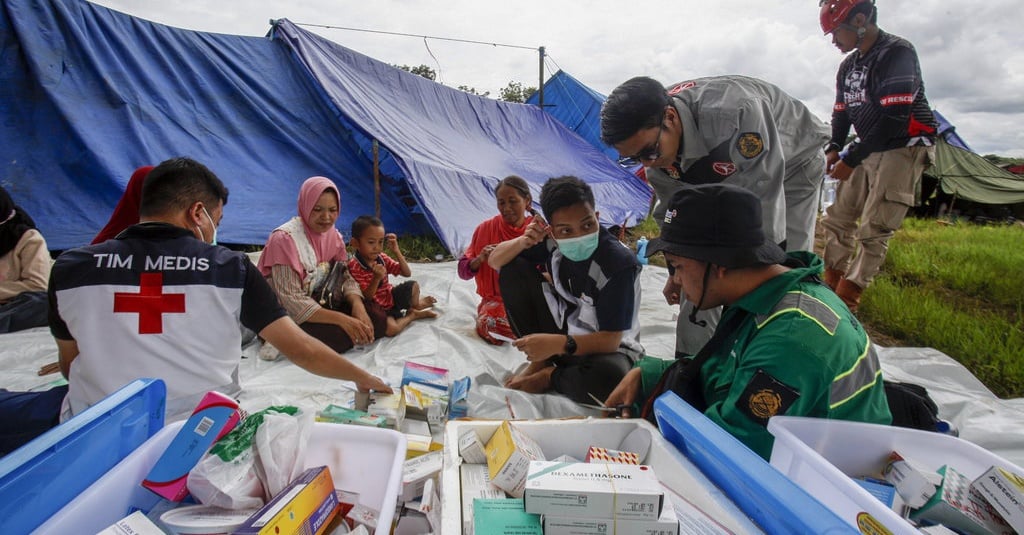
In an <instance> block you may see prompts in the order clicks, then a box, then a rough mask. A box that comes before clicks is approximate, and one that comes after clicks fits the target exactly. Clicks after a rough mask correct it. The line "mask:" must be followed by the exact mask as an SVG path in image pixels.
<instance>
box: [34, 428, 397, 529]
mask: <svg viewBox="0 0 1024 535" xmlns="http://www.w3.org/2000/svg"><path fill="white" fill-rule="evenodd" d="M183 424H184V422H183V421H182V422H176V423H173V424H169V425H168V426H167V427H165V428H163V429H162V430H161V431H160V432H159V433H157V434H156V435H154V436H153V438H151V439H149V440H148V441H147V442H145V443H144V444H142V445H141V446H139V448H138V449H137V450H135V452H133V453H132V454H131V455H129V456H128V457H127V458H125V459H124V460H123V461H121V463H119V464H118V465H117V466H115V467H114V468H112V469H111V470H110V471H109V472H107V474H106V475H104V476H103V477H102V478H100V479H99V480H97V481H96V482H95V483H93V484H92V485H91V486H90V487H89V488H88V489H86V490H85V491H84V492H82V493H81V494H79V495H78V497H77V498H75V500H74V501H72V502H71V503H69V504H68V505H67V506H65V507H64V508H63V509H61V510H60V511H58V512H57V514H56V515H54V516H53V517H52V518H50V519H49V520H48V521H47V522H46V523H44V524H43V525H41V526H40V527H39V529H38V530H37V532H36V533H96V532H98V531H101V530H103V529H104V528H106V527H107V526H109V525H111V524H113V523H114V522H117V521H118V520H120V519H121V518H123V517H125V516H127V515H128V514H129V513H131V512H132V511H133V510H134V509H135V508H140V509H142V510H144V511H147V510H149V509H150V508H151V507H152V506H153V505H154V504H155V503H156V502H157V501H158V497H157V496H156V494H154V493H152V492H150V491H149V490H147V489H145V488H143V487H142V486H141V485H140V484H139V483H140V482H141V481H142V479H143V478H144V477H145V476H146V474H147V473H149V469H150V468H152V466H153V464H155V463H156V460H157V459H158V458H159V457H160V455H161V454H162V453H163V451H164V448H166V447H167V445H168V444H169V443H170V442H171V439H173V438H174V436H175V435H176V434H177V432H178V430H179V429H180V428H181V426H182V425H183ZM404 461H405V435H402V434H401V433H398V432H396V431H392V430H390V429H377V428H371V427H362V426H355V425H343V424H331V423H321V422H316V423H314V424H313V431H312V432H311V433H310V437H309V445H308V446H307V449H306V462H305V467H306V468H312V467H314V466H323V465H327V466H329V467H330V469H331V476H333V477H334V485H335V487H337V488H340V489H345V490H350V491H354V492H358V493H359V502H360V503H362V504H363V505H366V506H367V507H372V508H373V509H376V510H378V511H380V517H379V520H380V522H379V523H378V527H377V531H376V533H377V534H378V535H386V534H387V533H389V532H390V531H391V522H392V520H393V518H394V514H395V505H396V503H397V501H398V492H399V490H400V487H401V483H402V463H403V462H404Z"/></svg>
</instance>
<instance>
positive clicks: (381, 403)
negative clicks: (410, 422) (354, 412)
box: [356, 389, 405, 429]
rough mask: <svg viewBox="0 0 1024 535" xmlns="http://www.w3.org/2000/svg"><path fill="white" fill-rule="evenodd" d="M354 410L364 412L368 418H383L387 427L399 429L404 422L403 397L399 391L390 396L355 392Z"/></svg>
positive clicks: (378, 393) (380, 393)
mask: <svg viewBox="0 0 1024 535" xmlns="http://www.w3.org/2000/svg"><path fill="white" fill-rule="evenodd" d="M356 409H358V410H361V411H366V413H367V414H369V415H370V416H383V417H384V419H385V420H387V426H388V427H390V428H392V429H400V428H401V427H402V421H403V420H405V396H404V395H402V391H401V389H398V390H396V391H395V392H394V393H392V394H385V393H383V392H369V393H364V392H356Z"/></svg>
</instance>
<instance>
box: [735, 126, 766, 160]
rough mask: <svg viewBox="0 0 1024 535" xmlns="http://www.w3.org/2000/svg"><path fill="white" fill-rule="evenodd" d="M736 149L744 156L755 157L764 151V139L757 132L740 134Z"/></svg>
mask: <svg viewBox="0 0 1024 535" xmlns="http://www.w3.org/2000/svg"><path fill="white" fill-rule="evenodd" d="M736 150H737V151H739V153H740V155H741V156H743V157H744V158H753V157H755V156H757V155H758V154H761V153H762V152H763V151H764V140H763V139H761V134H758V133H757V132H746V133H743V134H740V137H738V138H737V139H736Z"/></svg>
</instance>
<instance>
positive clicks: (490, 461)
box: [484, 421, 545, 498]
mask: <svg viewBox="0 0 1024 535" xmlns="http://www.w3.org/2000/svg"><path fill="white" fill-rule="evenodd" d="M484 453H486V455H487V469H488V470H489V471H490V477H491V483H493V484H494V486H496V487H498V488H499V489H502V490H504V491H505V492H507V493H509V495H510V496H512V497H513V498H522V497H523V488H524V487H525V486H526V474H527V473H528V472H529V470H530V461H538V460H539V461H543V460H544V459H545V457H544V451H543V450H541V448H540V446H538V445H537V443H536V442H534V441H533V439H532V438H530V437H528V436H526V435H525V434H523V433H521V432H519V430H518V429H516V428H515V426H513V425H512V424H511V423H509V422H508V421H505V422H502V423H501V427H499V428H498V430H497V431H495V432H494V435H492V436H491V439H490V440H488V441H487V446H485V447H484Z"/></svg>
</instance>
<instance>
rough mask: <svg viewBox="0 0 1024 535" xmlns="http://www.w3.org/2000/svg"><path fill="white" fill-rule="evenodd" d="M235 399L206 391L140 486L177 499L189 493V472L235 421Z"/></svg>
mask: <svg viewBox="0 0 1024 535" xmlns="http://www.w3.org/2000/svg"><path fill="white" fill-rule="evenodd" d="M239 419H240V415H239V413H238V403H237V402H236V401H235V400H233V399H231V398H230V397H228V396H226V395H224V394H221V393H220V392H207V393H206V395H204V396H203V399H202V400H200V401H199V404H198V405H196V408H195V410H194V411H193V412H192V415H191V416H189V418H188V420H187V421H186V422H185V425H183V426H182V427H181V430H180V431H178V434H177V435H175V436H174V440H172V441H171V443H170V444H168V445H167V449H165V450H164V453H163V454H162V455H161V456H160V458H159V459H157V461H156V464H154V465H153V468H152V469H151V470H150V471H149V474H147V475H146V479H144V480H142V486H143V487H146V488H147V489H149V490H151V491H153V492H155V493H157V494H158V495H160V496H162V497H164V498H167V499H168V500H171V501H172V502H180V501H181V500H183V499H184V498H185V496H188V486H187V483H188V473H189V471H191V470H192V469H193V468H195V466H196V464H197V463H198V462H199V459H201V458H202V457H203V455H204V454H206V452H207V450H209V449H210V446H212V445H213V443H214V442H216V441H217V440H219V439H220V437H222V436H224V435H226V434H228V432H229V431H231V430H232V429H234V428H235V425H236V424H238V420H239Z"/></svg>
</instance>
